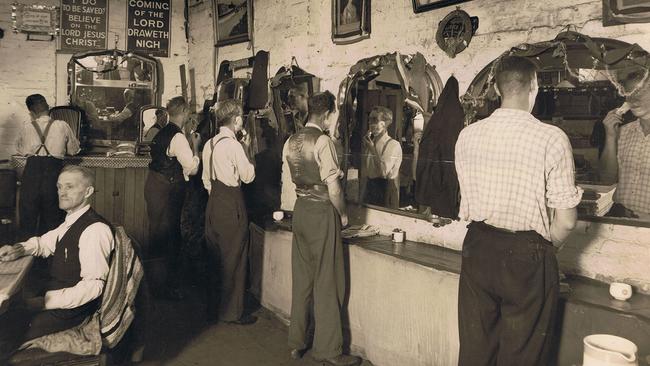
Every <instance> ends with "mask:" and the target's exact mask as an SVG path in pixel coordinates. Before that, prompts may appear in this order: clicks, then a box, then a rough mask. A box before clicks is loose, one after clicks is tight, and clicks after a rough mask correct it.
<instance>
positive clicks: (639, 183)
mask: <svg viewBox="0 0 650 366" xmlns="http://www.w3.org/2000/svg"><path fill="white" fill-rule="evenodd" d="M643 75H644V72H632V73H630V74H629V75H628V76H627V77H626V78H625V79H624V80H623V86H624V88H625V89H626V90H633V89H634V88H636V91H633V92H632V94H630V95H629V96H627V97H626V98H625V101H626V103H627V105H628V106H629V108H630V111H632V114H633V115H634V117H636V119H635V120H634V121H633V122H631V123H628V124H625V125H622V124H623V113H624V110H625V108H624V107H622V108H623V110H621V108H619V109H615V110H613V111H611V112H609V113H608V114H607V116H606V117H605V119H604V120H603V124H604V125H605V133H606V138H605V149H604V150H603V156H602V158H601V159H602V160H601V163H602V168H603V169H602V176H603V178H604V179H605V180H613V181H618V184H617V186H616V192H615V193H614V206H613V207H612V209H611V210H610V212H609V214H608V215H610V216H628V217H642V218H650V188H648V182H649V181H650V163H649V162H650V82H648V81H647V80H646V81H644V80H643ZM640 82H641V83H643V84H641V85H639V83H640Z"/></svg>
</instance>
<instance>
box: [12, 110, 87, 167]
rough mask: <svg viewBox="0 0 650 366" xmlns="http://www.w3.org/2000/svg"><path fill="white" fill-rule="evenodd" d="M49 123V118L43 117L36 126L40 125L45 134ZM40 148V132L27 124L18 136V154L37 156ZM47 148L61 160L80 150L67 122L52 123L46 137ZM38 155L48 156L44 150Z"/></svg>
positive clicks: (38, 119) (37, 120) (57, 121)
mask: <svg viewBox="0 0 650 366" xmlns="http://www.w3.org/2000/svg"><path fill="white" fill-rule="evenodd" d="M48 122H50V117H49V116H41V117H38V118H37V119H36V124H38V127H40V128H41V131H42V132H43V133H45V128H46V127H47V124H48ZM40 146H41V137H40V136H39V135H38V132H36V129H35V128H34V126H33V125H32V124H31V123H25V124H24V125H23V128H22V130H21V131H20V134H19V135H18V141H17V143H16V150H17V153H18V154H19V155H23V156H28V155H35V154H36V151H37V150H38V148H39V147H40ZM45 147H47V151H49V152H50V155H52V156H54V157H56V158H59V159H63V157H64V156H65V155H66V153H67V154H68V155H75V154H77V153H78V152H79V150H80V149H79V141H78V140H77V138H76V137H75V136H74V133H73V132H72V129H71V128H70V125H68V124H67V123H66V122H65V121H59V120H56V121H54V122H52V126H50V130H49V131H48V133H47V136H46V137H45ZM38 155H39V156H47V152H46V151H45V149H44V148H42V149H41V150H40V151H39V152H38Z"/></svg>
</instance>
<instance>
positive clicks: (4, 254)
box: [0, 243, 25, 262]
mask: <svg viewBox="0 0 650 366" xmlns="http://www.w3.org/2000/svg"><path fill="white" fill-rule="evenodd" d="M23 256H25V247H23V245H22V244H20V243H19V244H15V245H5V246H3V247H0V262H10V261H15V260H16V259H18V258H20V257H23Z"/></svg>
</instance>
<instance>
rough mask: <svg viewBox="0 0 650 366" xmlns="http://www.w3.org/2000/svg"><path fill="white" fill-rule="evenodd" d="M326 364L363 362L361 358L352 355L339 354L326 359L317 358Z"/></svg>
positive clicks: (349, 365)
mask: <svg viewBox="0 0 650 366" xmlns="http://www.w3.org/2000/svg"><path fill="white" fill-rule="evenodd" d="M317 361H319V362H323V363H324V364H326V365H334V366H357V365H358V364H360V363H361V358H359V357H357V356H350V355H338V356H336V357H331V358H326V359H324V360H317Z"/></svg>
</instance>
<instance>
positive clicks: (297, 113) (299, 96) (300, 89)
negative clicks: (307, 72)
mask: <svg viewBox="0 0 650 366" xmlns="http://www.w3.org/2000/svg"><path fill="white" fill-rule="evenodd" d="M306 87H307V84H298V85H296V86H293V87H291V89H289V91H288V92H287V98H288V99H289V106H290V107H291V108H292V110H293V112H292V113H293V124H294V129H295V132H300V130H302V129H303V127H305V123H307V114H308V112H309V107H308V105H307V100H308V99H309V93H308V92H307V88H306Z"/></svg>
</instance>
